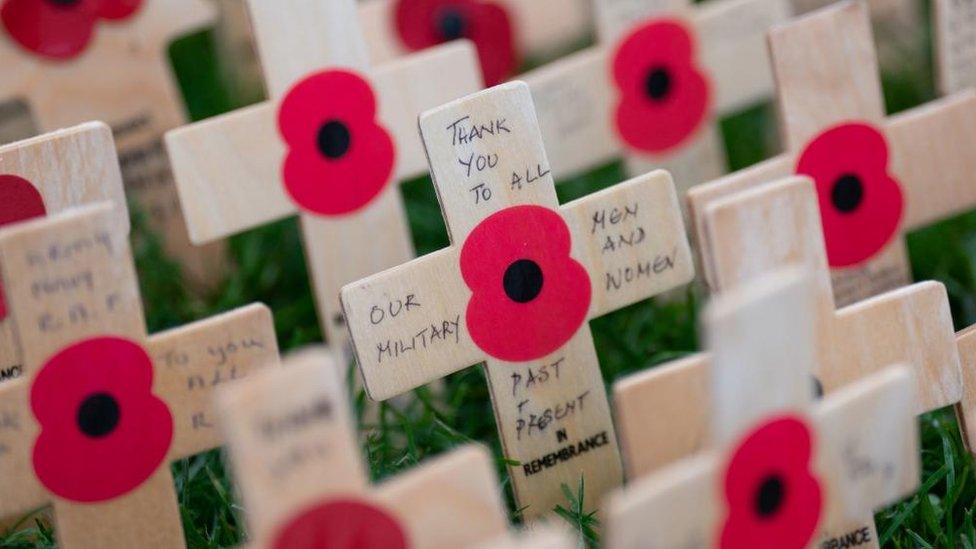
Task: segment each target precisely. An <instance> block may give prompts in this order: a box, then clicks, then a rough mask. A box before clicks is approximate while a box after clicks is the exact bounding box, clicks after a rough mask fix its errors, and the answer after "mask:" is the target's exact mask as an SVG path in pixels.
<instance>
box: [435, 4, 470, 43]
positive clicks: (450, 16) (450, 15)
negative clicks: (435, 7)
mask: <svg viewBox="0 0 976 549" xmlns="http://www.w3.org/2000/svg"><path fill="white" fill-rule="evenodd" d="M467 30H468V22H467V20H465V18H464V16H463V15H461V12H459V11H457V10H454V9H450V8H448V9H445V10H442V11H441V12H440V14H439V16H438V18H437V32H438V33H439V34H440V36H441V39H442V40H445V41H449V40H457V39H458V38H463V37H464V35H465V32H466V31H467Z"/></svg>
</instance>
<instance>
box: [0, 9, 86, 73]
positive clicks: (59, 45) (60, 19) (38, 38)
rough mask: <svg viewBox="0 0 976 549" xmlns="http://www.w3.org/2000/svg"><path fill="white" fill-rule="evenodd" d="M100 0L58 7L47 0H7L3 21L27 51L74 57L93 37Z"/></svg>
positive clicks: (0, 18)
mask: <svg viewBox="0 0 976 549" xmlns="http://www.w3.org/2000/svg"><path fill="white" fill-rule="evenodd" d="M100 4H101V2H100V0H79V2H77V3H76V4H74V5H68V6H58V5H57V4H55V3H54V2H50V1H47V0H7V1H6V2H5V3H4V4H3V8H0V20H2V21H3V26H4V28H6V30H7V33H8V34H9V35H10V36H11V37H12V38H13V39H14V41H15V42H17V43H18V44H20V45H21V46H22V47H24V48H26V49H27V50H29V51H31V52H33V53H35V54H38V55H41V56H44V57H48V58H51V59H58V60H64V59H70V58H72V57H75V56H76V55H78V54H80V53H81V52H82V51H84V49H85V47H87V46H88V43H89V41H90V40H91V38H92V34H93V32H94V29H95V21H96V19H97V17H98V9H99V7H100Z"/></svg>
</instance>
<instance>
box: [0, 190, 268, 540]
mask: <svg viewBox="0 0 976 549" xmlns="http://www.w3.org/2000/svg"><path fill="white" fill-rule="evenodd" d="M118 226H119V222H118V216H117V214H116V213H115V212H114V211H113V208H112V207H111V206H110V205H108V204H106V203H102V204H98V205H94V206H88V207H85V208H84V209H79V210H73V211H69V212H65V213H62V214H60V215H58V216H56V217H50V218H44V219H38V220H34V221H28V222H24V223H22V224H18V225H16V226H13V227H10V228H8V229H4V230H3V231H0V268H2V274H3V277H2V278H3V281H4V285H5V288H6V291H7V306H8V312H9V314H10V318H11V322H12V323H13V327H14V331H15V336H16V338H17V341H18V342H19V343H20V345H21V348H22V350H23V361H24V362H23V365H24V376H23V377H22V378H21V379H17V380H14V381H11V382H8V383H5V384H4V385H3V386H0V448H2V449H3V451H2V452H0V483H2V484H3V486H4V495H3V498H0V517H11V516H16V515H22V514H26V513H28V512H30V511H32V510H34V509H37V508H39V507H43V506H45V505H47V504H52V505H53V506H54V517H55V531H56V534H57V536H58V540H59V544H60V546H62V547H68V548H75V547H132V546H133V545H138V546H153V547H182V546H184V539H183V529H182V525H181V521H180V513H179V509H178V508H177V500H176V493H175V490H174V486H173V478H172V477H171V475H170V468H169V464H170V462H171V461H174V460H178V459H183V458H185V457H188V456H191V455H193V454H196V453H199V452H202V451H204V450H208V449H211V448H213V447H215V446H216V445H217V444H218V443H219V437H218V434H217V432H216V428H215V421H216V418H215V417H214V415H213V413H212V408H211V393H212V390H213V387H214V386H215V385H218V384H220V383H222V382H225V381H229V380H233V379H237V378H240V377H243V376H245V375H246V374H247V373H248V372H249V371H251V370H254V369H258V368H263V367H270V366H273V365H276V364H277V361H278V349H277V343H276V341H275V335H274V327H273V325H272V321H271V314H270V312H269V311H268V309H267V308H266V307H264V306H262V305H252V306H249V307H245V308H242V309H239V310H237V311H234V312H231V313H227V314H225V315H221V316H218V317H214V318H211V319H208V320H205V321H202V322H199V323H196V324H193V325H189V326H186V327H183V328H179V329H176V330H172V331H170V332H166V333H162V334H158V335H155V336H153V337H150V338H147V336H146V332H145V324H144V321H143V316H142V306H141V303H140V299H139V290H138V286H137V283H136V276H135V266H134V265H133V262H132V257H131V253H130V250H129V244H128V240H127V233H125V232H123V231H119V230H118Z"/></svg>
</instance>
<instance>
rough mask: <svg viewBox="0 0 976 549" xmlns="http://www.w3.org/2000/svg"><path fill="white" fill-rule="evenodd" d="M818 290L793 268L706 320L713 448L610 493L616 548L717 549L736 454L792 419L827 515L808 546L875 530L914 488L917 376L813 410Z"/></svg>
mask: <svg viewBox="0 0 976 549" xmlns="http://www.w3.org/2000/svg"><path fill="white" fill-rule="evenodd" d="M813 290H814V286H813V281H812V280H810V279H809V277H808V275H807V274H805V273H804V272H803V271H801V270H799V269H795V268H794V270H788V271H778V272H774V273H771V274H770V275H767V276H765V277H762V278H760V279H757V280H755V281H753V282H752V283H751V284H748V285H746V286H745V287H741V288H738V289H737V290H735V291H731V292H729V293H726V294H724V295H722V296H721V297H720V298H718V299H717V300H716V301H715V302H713V303H712V305H711V306H710V307H709V309H708V310H707V312H706V315H705V319H706V324H707V326H708V328H709V329H708V345H709V347H710V348H711V350H712V351H713V353H714V361H713V364H712V371H711V373H710V374H709V376H708V377H709V378H710V391H709V393H710V395H711V396H710V400H711V401H712V402H713V404H714V406H715V407H714V408H713V409H712V411H711V413H710V418H711V420H710V423H711V428H710V431H711V434H710V437H709V439H710V442H709V443H708V447H709V448H710V450H708V451H706V452H705V453H703V454H699V455H698V456H694V457H688V458H687V459H684V460H682V461H678V462H676V463H675V464H673V465H671V466H669V467H666V468H664V469H661V470H659V471H657V472H655V473H653V474H652V475H650V476H648V477H646V478H643V479H641V480H639V481H637V482H635V483H633V484H632V485H631V486H630V487H629V488H627V489H626V490H621V491H618V492H616V493H614V494H613V495H611V496H610V497H609V498H608V500H607V502H606V504H605V506H604V508H606V509H607V535H608V540H607V544H608V547H614V548H617V547H710V546H714V544H715V543H717V538H716V535H717V534H718V533H719V532H720V531H721V521H722V520H724V518H723V517H725V516H727V512H728V511H727V509H726V505H727V504H726V503H725V501H726V500H725V494H724V493H723V488H722V487H723V482H724V481H723V479H724V477H725V475H726V472H725V469H726V467H727V466H728V463H729V461H730V459H731V457H732V455H733V453H734V452H735V450H736V449H737V448H738V446H739V445H740V444H741V441H743V440H744V437H746V436H748V434H749V433H750V432H752V431H753V430H754V429H756V428H757V426H759V425H762V424H764V423H765V422H766V421H769V420H771V419H773V418H777V417H783V416H784V415H787V416H792V417H799V418H804V421H805V422H806V423H807V425H808V427H809V428H810V429H811V431H812V434H813V436H814V444H813V448H814V450H813V452H814V454H813V456H812V458H813V463H814V470H813V473H814V474H815V475H816V476H817V478H818V482H819V484H820V485H821V487H822V495H823V498H824V508H823V511H822V514H821V517H820V523H819V525H818V535H817V536H816V537H815V538H814V539H811V540H810V543H809V544H808V546H811V547H812V546H814V544H815V542H817V543H819V541H818V539H827V538H833V537H837V536H841V535H843V534H845V533H846V532H847V530H846V529H847V528H849V527H851V526H852V525H853V526H854V527H857V528H860V527H866V528H870V529H871V531H872V532H873V527H871V526H863V525H865V524H870V522H871V520H870V517H871V512H872V510H873V509H876V508H878V507H880V506H882V505H886V504H889V503H891V502H893V501H896V500H897V499H899V498H901V497H904V496H905V495H907V494H908V493H910V492H911V491H913V490H914V488H915V487H916V486H917V484H918V477H919V470H920V469H919V468H920V466H919V457H918V444H919V442H918V433H917V427H916V425H915V420H914V417H913V412H912V411H911V408H913V407H914V405H913V404H912V395H913V389H912V386H913V382H912V379H911V372H910V370H909V369H908V368H906V367H903V366H892V367H888V368H885V369H883V370H880V371H879V372H877V373H875V374H872V375H871V376H869V377H866V378H864V379H862V380H860V381H858V382H856V383H854V384H852V385H849V386H847V387H845V388H844V389H842V390H839V391H837V392H835V393H833V394H830V395H828V396H827V397H825V398H824V400H823V401H821V402H820V403H817V404H814V403H813V391H812V387H811V384H810V374H811V373H812V372H813V367H814V362H815V346H816V332H815V323H814V321H813V317H814V314H813V312H814V310H815V307H816V304H815V299H814V298H815V295H816V294H815V292H814V291H813ZM757 343H758V344H757ZM666 367H667V366H666ZM618 413H620V412H619V410H618ZM635 420H636V419H635Z"/></svg>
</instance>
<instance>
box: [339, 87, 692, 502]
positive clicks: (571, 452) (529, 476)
mask: <svg viewBox="0 0 976 549" xmlns="http://www.w3.org/2000/svg"><path fill="white" fill-rule="evenodd" d="M420 130H421V135H422V138H423V141H424V144H425V146H426V149H427V156H428V158H429V159H430V165H431V171H432V173H433V177H434V185H435V187H436V188H437V194H438V197H439V199H440V203H441V209H442V211H443V212H444V217H445V220H446V222H447V226H448V231H449V233H450V235H451V239H452V242H453V245H452V246H451V247H449V248H446V249H443V250H440V251H438V252H435V253H433V254H430V255H428V256H425V257H422V258H420V259H416V260H414V261H411V262H410V263H407V264H405V265H401V266H399V267H396V268H393V269H391V270H388V271H386V272H383V273H380V274H377V275H374V276H371V277H369V278H366V279H363V280H361V281H359V282H356V283H354V284H350V285H348V286H346V287H345V288H343V290H342V303H343V310H344V311H345V312H346V316H347V318H348V319H349V330H350V332H351V335H352V341H353V347H354V350H355V352H356V356H357V358H358V361H359V366H360V369H361V370H362V373H363V377H364V379H365V386H366V390H367V391H368V392H369V395H370V396H371V397H372V398H373V399H375V400H385V399H388V398H391V397H394V396H396V395H399V394H401V393H404V392H406V391H409V390H411V389H414V388H416V387H418V386H420V385H423V384H425V383H429V382H431V381H434V380H436V379H439V378H441V377H444V376H446V375H448V374H450V373H452V372H455V371H457V370H460V369H463V368H466V367H468V366H471V365H474V364H477V363H479V362H485V364H486V372H487V377H488V383H489V386H490V389H491V395H492V401H493V406H494V411H495V417H496V420H497V423H498V429H499V431H500V434H501V439H502V446H503V449H504V453H505V456H506V458H508V459H510V460H513V461H515V462H517V463H518V464H517V465H511V466H510V470H509V472H510V474H511V478H512V485H513V487H514V491H515V497H516V500H517V501H518V503H519V507H521V508H525V513H526V514H527V516H538V515H541V514H544V513H547V512H549V511H550V510H551V509H553V507H554V506H555V505H557V504H559V503H564V496H563V493H562V491H561V489H560V486H561V485H562V484H567V485H569V486H577V485H578V484H579V482H580V477H581V476H583V477H585V482H586V496H587V501H586V504H587V507H588V508H592V506H593V504H595V502H597V501H598V500H599V497H600V495H602V494H603V493H604V492H606V491H607V490H608V489H610V488H613V487H614V486H616V485H618V484H619V483H620V481H621V471H620V462H619V452H618V449H617V442H616V437H615V435H614V428H613V424H612V421H611V418H610V410H609V405H608V404H607V400H606V392H605V389H604V385H603V379H602V377H601V375H600V368H599V363H598V361H597V357H596V352H595V350H594V348H593V341H592V338H591V335H590V330H589V324H588V321H589V320H590V319H592V318H595V317H598V316H601V315H604V314H607V313H609V312H611V311H614V310H617V309H619V308H621V307H625V306H627V305H630V304H632V303H635V302H637V301H640V300H643V299H646V298H649V297H651V296H654V295H657V294H659V293H661V292H664V291H667V290H670V289H673V288H676V287H678V286H681V285H683V284H685V283H687V282H689V281H690V280H691V279H692V278H693V276H694V267H693V265H692V262H691V258H690V255H689V254H690V252H689V248H688V242H687V238H686V236H685V233H684V229H683V225H682V221H681V214H680V208H679V207H678V204H677V196H676V194H675V190H674V185H673V183H672V181H671V178H670V177H669V176H668V174H667V173H666V172H663V171H658V172H654V173H651V174H648V175H645V176H643V177H640V178H637V179H634V180H631V181H627V182H625V183H621V184H619V185H616V186H614V187H613V188H610V189H607V190H604V191H603V192H600V193H597V194H594V195H592V196H589V197H586V198H583V199H580V200H577V201H575V202H572V203H569V204H566V205H564V206H562V207H560V206H559V203H558V200H557V198H556V192H555V187H554V184H553V179H552V175H551V169H550V164H549V161H548V159H547V158H546V153H545V149H544V147H543V144H542V138H541V136H540V134H539V127H538V123H537V121H536V117H535V110H534V108H533V106H532V99H531V96H530V93H529V89H528V86H526V85H525V84H524V83H522V82H515V83H510V84H505V85H502V86H498V87H496V88H492V89H490V90H487V91H485V92H481V93H478V94H475V95H472V96H469V97H467V98H465V99H462V100H459V101H456V102H454V103H450V104H448V105H445V106H442V107H440V108H438V109H434V110H432V111H428V112H426V113H424V114H423V115H422V116H421V121H420Z"/></svg>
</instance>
